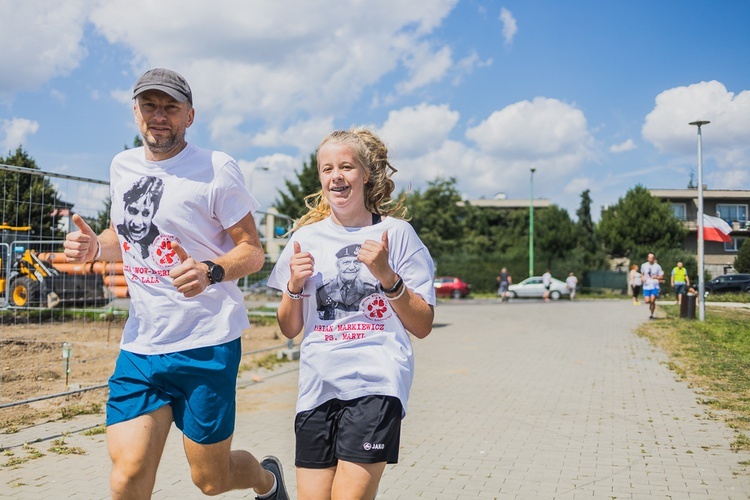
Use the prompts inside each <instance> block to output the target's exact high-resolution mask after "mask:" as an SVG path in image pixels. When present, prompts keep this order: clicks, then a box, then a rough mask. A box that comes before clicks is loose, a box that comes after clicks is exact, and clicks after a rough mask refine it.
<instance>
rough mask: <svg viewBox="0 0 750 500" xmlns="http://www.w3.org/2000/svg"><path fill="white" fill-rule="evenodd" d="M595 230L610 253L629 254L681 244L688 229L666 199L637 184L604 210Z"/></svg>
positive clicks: (625, 255) (667, 248) (644, 252)
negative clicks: (663, 199)
mask: <svg viewBox="0 0 750 500" xmlns="http://www.w3.org/2000/svg"><path fill="white" fill-rule="evenodd" d="M596 234H597V235H598V236H599V238H600V239H601V241H602V244H603V246H604V249H605V250H606V251H607V252H608V253H609V254H610V255H611V256H613V257H630V256H631V255H633V256H643V255H645V254H646V253H648V252H660V251H663V250H669V249H672V248H676V247H679V246H681V245H682V241H683V239H684V238H685V235H686V230H685V228H684V227H683V226H682V224H681V222H680V221H679V220H677V218H676V217H675V216H674V214H673V213H672V210H671V209H670V207H669V205H668V204H667V203H665V202H661V201H659V200H658V199H656V198H654V197H653V196H651V193H649V192H648V190H647V189H646V188H645V187H643V186H641V185H637V186H635V187H634V188H632V189H630V190H628V192H627V193H626V194H625V197H624V198H620V199H619V200H618V201H617V203H616V204H615V205H612V206H610V207H608V208H607V209H606V210H604V212H602V220H601V221H600V222H599V225H598V226H597V230H596Z"/></svg>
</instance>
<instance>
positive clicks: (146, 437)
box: [107, 405, 172, 500]
mask: <svg viewBox="0 0 750 500" xmlns="http://www.w3.org/2000/svg"><path fill="white" fill-rule="evenodd" d="M171 425H172V409H171V408H170V407H169V406H168V405H165V406H162V407H161V408H159V409H158V410H156V411H153V412H151V413H149V414H147V415H142V416H140V417H136V418H134V419H132V420H126V421H125V422H120V423H117V424H113V425H110V426H109V427H107V447H108V449H109V456H110V458H111V459H112V472H111V473H110V479H109V482H110V489H111V492H112V498H114V499H123V500H124V499H133V500H137V499H149V498H151V494H152V492H153V490H154V482H155V481H156V470H157V468H158V467H159V461H160V460H161V455H162V452H163V451H164V443H166V441H167V435H168V434H169V429H170V427H171Z"/></svg>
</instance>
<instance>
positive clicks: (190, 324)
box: [110, 145, 259, 354]
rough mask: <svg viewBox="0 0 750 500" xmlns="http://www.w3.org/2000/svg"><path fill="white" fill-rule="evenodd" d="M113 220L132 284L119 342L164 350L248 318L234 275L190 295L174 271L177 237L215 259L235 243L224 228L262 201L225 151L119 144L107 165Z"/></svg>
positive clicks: (230, 329)
mask: <svg viewBox="0 0 750 500" xmlns="http://www.w3.org/2000/svg"><path fill="white" fill-rule="evenodd" d="M110 180H111V182H110V186H111V187H110V195H111V200H112V208H111V220H112V225H113V227H114V229H115V232H116V233H117V236H118V238H119V242H120V249H121V251H122V257H123V270H124V274H125V276H126V278H127V283H128V290H129V292H130V302H131V304H130V314H129V317H128V320H127V322H126V324H125V328H124V330H123V334H122V341H121V348H122V349H123V350H126V351H130V352H134V353H138V354H162V353H169V352H177V351H183V350H186V349H194V348H197V347H207V346H213V345H219V344H222V343H225V342H229V341H231V340H234V339H236V338H238V337H240V336H241V334H242V330H244V329H245V328H248V327H249V326H250V324H249V321H248V318H247V311H246V309H245V305H244V299H243V295H242V292H241V290H240V289H239V288H238V287H237V282H236V281H225V282H222V283H217V284H214V285H211V286H209V287H208V288H207V289H206V290H204V291H203V293H201V294H199V295H198V296H196V297H193V298H186V297H185V296H184V295H183V294H181V293H179V292H178V291H177V289H176V288H175V287H174V286H173V285H172V278H170V277H169V271H170V270H171V269H172V268H173V267H174V266H176V265H178V264H179V263H180V259H179V258H178V257H177V255H176V254H175V252H174V251H173V250H172V248H171V243H172V242H173V241H177V242H179V243H180V245H182V247H183V248H184V249H185V250H186V251H187V253H188V255H190V256H191V257H192V258H193V259H195V260H198V261H204V260H213V259H215V258H216V257H217V256H220V255H224V254H225V253H227V252H229V251H230V250H231V249H233V248H234V246H235V244H234V241H233V240H232V239H231V237H230V236H229V235H228V234H227V232H226V231H225V229H226V228H229V227H231V226H233V225H235V224H237V223H238V222H239V221H240V220H242V219H243V218H244V217H245V216H246V215H247V214H248V213H250V212H254V211H255V210H257V209H258V207H259V204H258V202H257V201H256V200H255V198H253V196H252V195H251V194H250V193H249V192H248V190H247V188H246V187H245V183H244V179H243V176H242V173H241V172H240V169H239V167H238V166H237V163H236V162H235V161H234V160H233V159H232V158H231V157H230V156H228V155H226V154H224V153H220V152H216V151H211V150H207V149H202V148H198V147H196V146H193V145H188V146H187V147H186V148H185V149H183V150H182V151H181V152H180V153H179V154H178V155H177V156H175V157H173V158H170V159H167V160H163V161H149V160H146V157H145V152H144V149H143V148H134V149H129V150H126V151H123V152H121V153H120V154H118V155H117V156H115V158H114V159H113V160H112V165H111V167H110Z"/></svg>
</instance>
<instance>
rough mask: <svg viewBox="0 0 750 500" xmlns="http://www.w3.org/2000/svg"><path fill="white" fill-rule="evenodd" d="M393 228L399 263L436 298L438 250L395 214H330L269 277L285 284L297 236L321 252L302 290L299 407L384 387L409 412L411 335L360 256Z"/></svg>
mask: <svg viewBox="0 0 750 500" xmlns="http://www.w3.org/2000/svg"><path fill="white" fill-rule="evenodd" d="M385 231H387V232H388V241H389V263H390V265H391V267H392V268H393V270H394V271H395V272H396V273H397V274H398V275H399V276H401V278H403V280H404V283H405V284H406V285H407V286H408V287H409V289H410V290H412V291H413V292H414V293H416V294H418V295H419V296H421V297H422V298H423V299H424V300H425V301H426V302H427V303H428V304H430V305H435V288H434V286H433V261H432V258H431V257H430V253H429V251H428V249H427V247H425V246H424V244H423V243H422V242H421V241H420V239H419V237H418V236H417V234H416V232H415V231H414V229H413V228H412V227H411V225H410V224H409V223H408V222H405V221H403V220H400V219H397V218H393V217H385V218H384V219H383V220H382V221H381V222H380V223H378V224H375V225H372V226H367V227H363V228H346V227H343V226H339V225H337V224H335V223H334V222H333V221H332V220H331V218H330V217H328V218H327V219H324V220H322V221H320V222H316V223H314V224H310V225H308V226H303V227H301V228H300V229H298V230H297V231H295V233H294V234H292V236H291V238H290V240H289V242H288V243H287V245H286V247H285V248H284V251H283V252H282V253H281V256H280V257H279V260H278V262H277V263H276V265H275V266H274V268H273V271H272V272H271V276H270V277H269V279H268V285H269V286H271V287H273V288H276V289H278V290H285V289H286V286H287V283H288V282H289V277H290V274H291V273H290V269H289V260H290V258H291V256H292V254H293V252H294V242H295V241H296V242H299V244H300V247H301V250H302V251H303V252H310V253H311V254H312V255H313V258H314V259H315V268H314V274H313V276H312V277H310V278H308V279H307V280H306V282H305V286H304V289H303V292H302V296H303V298H302V300H303V302H302V308H303V313H302V314H303V319H304V325H305V326H304V332H303V338H302V343H301V348H300V354H301V356H300V370H299V394H298V398H297V408H296V411H297V412H301V411H306V410H310V409H313V408H316V407H318V406H320V405H321V404H323V403H325V402H326V401H329V400H331V399H340V400H351V399H355V398H359V397H362V396H368V395H382V396H395V397H397V398H399V400H400V401H401V404H402V406H403V412H404V415H405V414H406V407H407V401H408V398H409V391H410V389H411V384H412V378H413V371H414V355H413V352H412V345H411V340H410V338H409V334H408V332H407V331H406V330H405V329H404V327H403V325H402V324H401V322H400V321H399V319H398V317H397V316H396V313H395V312H394V310H393V309H392V308H391V306H390V303H389V302H388V300H387V299H386V298H385V295H383V293H382V292H381V291H380V289H379V288H377V281H376V280H375V278H374V277H373V276H372V274H371V273H370V271H369V270H368V269H367V266H365V265H364V264H362V263H359V264H358V263H357V262H356V253H357V252H358V251H359V248H358V247H359V246H361V245H362V243H364V242H365V240H375V241H382V235H383V232H385ZM352 257H355V258H352Z"/></svg>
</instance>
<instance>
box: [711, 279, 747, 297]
mask: <svg viewBox="0 0 750 500" xmlns="http://www.w3.org/2000/svg"><path fill="white" fill-rule="evenodd" d="M704 290H705V292H706V295H708V294H709V293H727V292H750V274H725V275H724V276H719V277H718V278H714V279H712V280H710V281H706V284H705V285H704Z"/></svg>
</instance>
